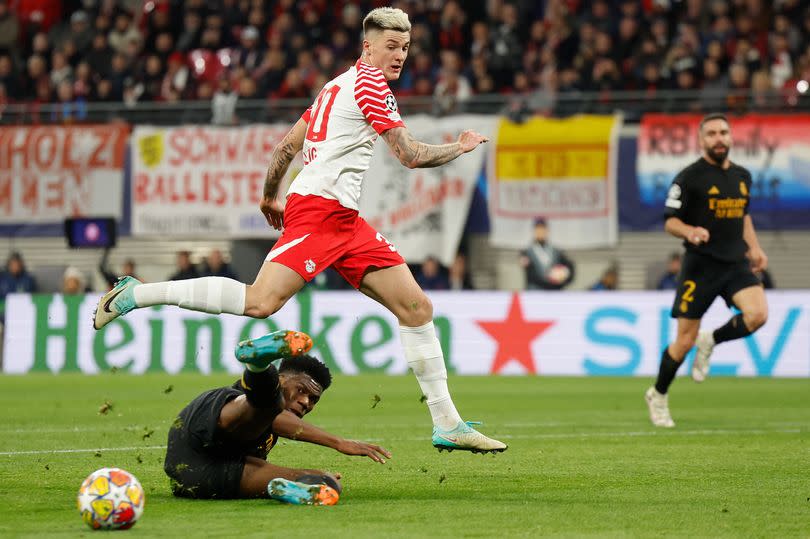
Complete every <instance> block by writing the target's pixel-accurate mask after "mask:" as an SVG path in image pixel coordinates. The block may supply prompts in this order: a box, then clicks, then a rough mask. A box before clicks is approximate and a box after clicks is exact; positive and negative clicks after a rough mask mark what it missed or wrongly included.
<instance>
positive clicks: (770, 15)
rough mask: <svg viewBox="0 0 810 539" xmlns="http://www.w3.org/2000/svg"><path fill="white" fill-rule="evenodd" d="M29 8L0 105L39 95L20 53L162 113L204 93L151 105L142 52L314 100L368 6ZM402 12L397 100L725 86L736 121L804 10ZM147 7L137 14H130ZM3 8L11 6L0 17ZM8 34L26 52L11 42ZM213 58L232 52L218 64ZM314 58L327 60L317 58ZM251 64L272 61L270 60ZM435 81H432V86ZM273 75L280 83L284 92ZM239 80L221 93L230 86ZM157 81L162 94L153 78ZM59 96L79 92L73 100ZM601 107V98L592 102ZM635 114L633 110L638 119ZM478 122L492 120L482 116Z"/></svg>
mask: <svg viewBox="0 0 810 539" xmlns="http://www.w3.org/2000/svg"><path fill="white" fill-rule="evenodd" d="M36 3H37V4H43V5H44V4H48V6H47V8H45V7H43V8H42V9H43V13H42V20H41V22H37V23H33V24H28V27H27V28H24V29H23V28H21V27H20V23H19V22H18V17H17V16H15V13H14V10H17V12H18V14H19V20H21V21H33V19H31V14H30V8H28V7H26V6H25V5H24V4H28V3H27V2H10V1H9V0H0V58H2V57H3V53H4V51H9V50H11V51H12V53H11V54H10V55H9V57H10V58H11V60H12V71H13V74H12V77H11V78H12V79H17V84H14V83H12V82H9V76H8V75H6V74H3V73H0V77H4V78H5V79H6V80H4V81H0V84H3V85H4V86H5V89H6V93H7V94H8V98H10V99H22V100H24V101H40V102H41V101H42V99H43V97H44V95H45V94H46V93H48V92H45V91H44V90H42V89H40V88H38V83H37V82H36V81H33V82H32V81H30V80H28V78H29V75H28V74H27V73H26V72H27V71H28V70H27V66H25V65H22V66H18V65H17V64H18V63H19V58H31V57H34V56H36V57H40V58H42V59H44V60H45V64H46V65H45V76H46V78H53V79H54V81H53V85H52V86H51V88H50V91H53V90H55V89H56V88H58V85H59V83H60V82H61V81H62V80H64V79H65V78H67V77H69V76H70V75H69V74H68V73H67V69H65V68H66V67H67V66H69V67H71V68H73V69H74V70H75V69H76V67H77V66H78V65H79V64H80V63H82V62H87V64H89V66H90V69H91V74H90V75H91V76H90V80H92V81H94V82H96V81H98V80H104V79H106V80H109V81H110V83H111V84H112V86H113V91H112V92H106V91H102V92H99V91H97V90H96V89H95V88H93V89H92V90H91V91H89V96H90V98H92V99H97V98H98V94H101V95H103V96H105V97H104V98H105V99H109V98H110V96H112V98H113V99H114V100H116V101H121V100H122V98H123V93H124V88H125V87H127V88H128V91H127V101H128V102H130V103H132V102H134V101H136V100H165V101H176V100H178V99H181V98H188V97H190V95H189V94H191V96H195V95H196V96H203V97H204V98H208V97H209V96H210V95H211V93H212V90H213V89H212V88H209V87H204V88H202V89H201V88H199V87H197V88H187V90H184V89H183V88H180V87H179V86H177V85H176V84H165V85H164V86H163V88H162V90H161V91H160V92H154V91H151V90H150V88H149V86H150V84H149V82H148V81H146V80H145V79H146V78H148V77H149V75H148V74H147V70H146V69H141V67H142V66H143V64H145V63H148V60H147V57H148V56H149V55H152V54H154V55H157V56H158V57H159V58H160V60H161V72H164V71H166V68H165V66H166V65H167V64H168V63H169V59H170V58H172V57H173V55H175V54H179V55H181V57H182V58H183V61H184V62H185V59H186V58H188V56H187V55H188V53H190V52H191V51H194V50H195V49H200V48H202V49H207V50H208V51H210V52H211V53H214V54H215V55H217V57H218V58H222V59H224V60H223V63H227V61H228V60H230V61H231V62H232V64H231V65H230V66H226V67H227V68H228V69H233V68H234V67H246V68H247V72H246V77H247V78H250V79H252V80H253V82H254V83H255V86H256V90H255V92H254V91H253V90H252V86H254V84H252V83H245V84H244V85H243V86H244V88H243V89H242V93H243V94H246V95H255V96H256V97H259V98H263V97H270V96H273V97H301V98H304V97H308V96H309V95H311V93H312V91H313V90H314V91H316V92H317V90H318V88H314V87H315V86H316V81H318V80H320V77H321V76H324V77H326V79H327V80H329V79H330V78H331V77H332V76H334V75H335V74H336V72H340V71H342V70H343V69H345V68H346V67H347V66H351V65H352V64H353V63H354V61H355V60H356V56H357V51H358V50H359V45H360V42H359V40H360V36H361V23H362V16H363V11H362V10H365V9H367V7H368V6H367V5H366V4H368V2H365V3H363V2H359V1H357V0H350V1H346V2H338V3H337V6H338V7H336V8H334V9H332V8H331V7H329V6H328V2H326V1H325V0H313V1H312V2H305V3H301V2H298V3H297V2H295V1H294V0H278V1H277V2H265V3H262V2H257V1H248V0H220V1H219V2H213V1H211V2H206V1H204V0H190V1H188V2H176V1H175V2H170V1H168V0H161V1H159V2H148V3H146V4H144V3H143V2H142V1H139V0H104V1H101V0H86V1H78V0H76V1H73V2H40V1H38V2H36ZM406 3H407V4H408V5H407V11H408V12H409V15H410V18H411V20H412V22H413V28H412V31H411V59H410V60H409V61H408V63H406V66H405V69H406V70H405V72H404V73H403V75H402V78H401V80H400V81H399V82H398V83H397V85H396V86H397V88H396V89H395V91H396V92H398V93H399V94H400V95H403V96H404V95H414V94H420V95H421V94H424V93H425V92H424V90H425V82H421V83H420V84H421V88H420V89H419V90H418V91H417V89H416V86H417V82H418V81H419V80H420V79H422V78H427V80H428V81H429V82H430V85H431V89H433V87H434V85H436V83H437V82H438V85H436V91H437V92H436V93H437V95H439V96H443V97H446V98H447V99H448V101H449V102H450V103H451V104H453V103H455V102H456V101H457V100H459V99H461V98H460V97H459V96H458V95H456V94H457V93H458V92H462V93H463V92H465V89H464V87H465V86H467V87H468V88H469V89H471V90H474V91H475V92H477V93H494V92H500V93H511V92H513V91H518V92H522V91H524V90H523V88H524V87H523V86H522V85H523V83H524V80H526V81H527V82H528V88H529V89H530V91H531V90H534V89H536V88H542V89H543V90H544V92H548V96H553V95H554V91H555V86H556V89H557V90H558V91H559V92H580V91H582V90H586V89H587V90H594V91H598V92H602V93H604V92H608V91H609V92H612V91H614V90H619V89H624V90H637V89H641V90H643V91H644V92H645V94H646V95H647V96H651V95H654V94H655V92H657V91H658V90H660V89H661V88H664V87H667V88H679V89H694V90H698V89H701V90H702V89H705V88H707V87H716V86H718V85H719V86H722V84H723V81H724V80H725V79H726V77H727V78H728V79H731V82H730V86H731V88H730V89H729V92H728V93H730V94H731V98H730V99H729V100H728V101H724V102H723V103H722V105H723V106H724V107H725V108H732V109H735V110H747V107H749V106H750V105H751V100H750V99H749V91H748V88H749V87H754V86H755V82H757V83H758V82H759V81H758V80H757V79H759V78H761V77H759V76H758V75H756V73H757V72H759V71H761V70H763V69H766V70H767V71H768V72H769V75H770V77H771V87H772V89H774V90H781V88H782V86H783V85H785V84H787V83H788V82H789V81H794V80H797V79H796V77H798V72H800V71H803V70H804V65H805V64H806V63H807V61H806V60H802V56H803V53H806V50H807V45H808V43H810V13H805V12H804V6H805V4H806V3H807V2H800V1H799V0H784V1H780V2H771V3H766V2H762V1H761V0H758V1H743V0H739V1H736V2H721V1H711V2H700V1H699V0H696V1H688V2H672V1H666V2H664V1H661V2H657V1H656V2H652V3H650V2H647V3H640V2H637V1H633V0H615V1H612V2H611V1H606V0H594V1H593V2H580V1H574V0H570V1H568V0H565V1H564V0H555V1H553V2H546V3H542V2H540V3H538V2H528V1H526V0H521V1H509V2H505V1H502V0H500V1H492V2H483V1H479V2H461V1H459V0H449V1H447V2H444V3H441V2H435V1H433V2H406ZM51 4H52V5H51ZM147 4H149V5H150V6H151V9H147V10H146V11H144V9H145V8H144V6H145V5H147ZM152 4H154V5H153V6H152ZM371 4H375V2H372V3H371ZM12 5H13V6H14V8H13V9H12V8H10V7H9V6H12ZM63 6H64V7H63ZM265 6H267V7H265ZM77 7H80V8H81V9H76V8H77ZM132 11H136V12H137V13H138V16H137V19H139V20H138V21H134V20H133V15H132ZM141 13H142V14H141ZM268 18H270V20H271V21H272V23H271V24H268V22H267V21H268ZM139 27H141V28H142V29H139ZM21 30H24V31H21ZM240 30H241V32H240ZM21 34H22V36H24V38H25V41H20V42H18V38H19V36H20V35H21ZM48 35H50V38H51V39H50V43H49V40H48ZM18 44H19V47H18V46H17V45H18ZM52 47H53V48H52ZM226 47H232V49H230V50H229V51H224V52H221V51H222V49H223V48H226ZM15 49H19V51H18V50H15ZM321 49H324V50H328V51H329V52H328V53H327V54H321V52H320V51H321ZM53 50H56V51H58V52H59V53H60V54H61V55H63V56H64V60H66V63H67V66H65V65H64V64H63V60H62V58H61V57H60V56H55V57H54V59H55V60H56V61H55V63H56V64H57V66H56V67H55V68H52V67H51V66H49V65H47V64H48V63H49V62H50V59H51V56H52V53H53ZM266 51H274V52H275V53H277V54H274V55H272V56H271V55H269V54H266ZM302 52H303V54H302ZM19 53H22V54H19ZM114 53H120V54H123V55H125V59H126V62H125V63H126V66H127V69H128V70H130V71H134V73H130V74H129V75H128V76H129V77H132V82H131V83H128V82H126V78H125V79H124V80H118V78H119V77H118V76H117V73H114V70H113V69H112V68H111V64H113V63H115V60H113V59H112V55H113V54H114ZM447 53H456V54H457V55H458V56H459V58H460V59H461V62H460V65H458V66H457V67H456V68H455V69H449V68H448V67H447V66H446V65H445V62H444V61H442V64H441V69H437V67H438V66H437V63H436V60H437V59H439V58H443V57H444V56H446V54H447ZM279 55H280V56H279ZM313 56H314V58H313ZM708 60H712V61H713V62H714V64H712V63H710V62H708ZM732 64H741V65H743V66H744V67H745V69H746V70H747V73H746V75H745V77H743V78H744V79H745V84H744V85H742V86H740V85H736V86H735V84H736V83H735V82H734V79H735V78H736V77H735V76H732V74H731V73H729V71H730V67H729V66H730V65H732ZM481 65H483V69H482V68H481V67H480V66H481ZM735 69H736V68H735ZM736 70H737V71H739V69H736ZM51 72H52V73H51ZM296 72H297V73H296ZM437 72H439V73H440V74H441V78H440V80H438V81H437V80H436V74H437ZM704 72H705V73H708V75H706V80H705V82H706V84H702V82H703V81H702V80H701V78H702V77H703V76H704ZM287 73H293V74H292V75H290V78H289V80H286V81H285V80H283V79H284V78H285V77H286V76H287ZM459 75H462V76H463V77H466V78H467V81H466V82H465V81H464V80H463V79H461V78H460V77H459ZM738 75H739V73H738ZM216 77H217V74H216V73H214V74H212V75H211V76H210V78H207V79H205V80H200V81H199V84H200V85H205V84H206V83H208V84H210V83H213V81H215V80H216ZM244 78H245V77H244V76H240V77H238V78H237V79H236V80H234V81H233V83H234V88H238V87H239V85H240V82H241V80H242V79H244ZM749 78H750V81H749ZM162 79H163V80H164V82H166V78H165V77H162ZM518 83H519V84H518ZM735 88H737V89H740V91H739V92H738V91H735ZM74 91H75V93H76V94H80V93H82V94H84V93H88V92H85V91H83V90H80V89H79V88H74ZM755 91H759V90H757V89H755ZM713 92H714V90H712V91H711V92H708V93H713ZM529 93H530V92H529ZM760 93H762V92H760ZM738 94H740V95H738ZM706 95H707V93H706V92H704V93H701V95H700V106H702V107H705V106H708V104H707V102H706V99H705V96H706ZM571 97H572V96H566V99H565V101H566V102H576V98H574V99H571ZM609 97H610V96H607V95H602V96H600V99H602V98H604V99H608V98H609ZM543 102H544V103H545V104H544V105H543V106H542V107H539V109H540V110H541V112H548V111H553V112H554V113H555V114H566V113H569V112H575V111H580V110H592V111H593V110H597V111H598V110H601V107H602V105H601V104H599V103H597V107H596V108H594V107H593V104H592V103H590V104H589V103H585V104H583V105H577V106H576V107H563V106H561V105H560V103H561V102H562V101H560V103H557V102H556V100H555V99H545V98H544V99H543ZM780 104H781V103H780ZM549 105H550V106H549ZM658 105H660V103H658ZM648 106H649V105H647V104H646V103H645V104H640V105H639V107H640V109H641V110H644V109H646V108H647V107H648ZM586 107H590V108H586ZM444 108H447V107H444ZM530 108H534V107H532V106H530ZM569 108H570V109H571V110H568V109H569ZM712 108H714V106H712ZM470 110H473V109H470ZM476 110H477V109H476ZM481 110H483V111H486V112H492V110H493V108H492V107H488V108H485V109H481Z"/></svg>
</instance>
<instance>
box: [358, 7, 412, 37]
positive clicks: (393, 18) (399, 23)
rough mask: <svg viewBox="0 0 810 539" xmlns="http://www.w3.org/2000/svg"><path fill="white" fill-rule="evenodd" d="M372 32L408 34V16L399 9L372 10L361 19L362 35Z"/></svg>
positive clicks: (409, 29)
mask: <svg viewBox="0 0 810 539" xmlns="http://www.w3.org/2000/svg"><path fill="white" fill-rule="evenodd" d="M374 30H396V31H397V32H410V31H411V21H409V20H408V14H407V13H405V12H404V11H402V10H401V9H395V8H392V7H378V8H377V9H372V10H371V11H370V12H369V13H368V15H366V18H365V19H363V34H364V35H368V33H369V32H372V31H374Z"/></svg>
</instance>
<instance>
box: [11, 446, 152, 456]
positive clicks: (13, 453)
mask: <svg viewBox="0 0 810 539" xmlns="http://www.w3.org/2000/svg"><path fill="white" fill-rule="evenodd" d="M157 449H166V446H165V445H144V446H141V447H94V448H92V449H41V450H37V451H0V457H15V456H18V455H54V454H61V453H95V452H97V451H137V450H145V451H150V450H157Z"/></svg>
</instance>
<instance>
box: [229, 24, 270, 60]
mask: <svg viewBox="0 0 810 539" xmlns="http://www.w3.org/2000/svg"><path fill="white" fill-rule="evenodd" d="M241 42H242V45H241V46H240V47H239V48H238V49H237V51H236V55H235V62H236V65H238V66H242V67H244V68H245V69H247V70H248V71H253V70H254V69H256V68H257V67H259V64H260V63H261V62H262V59H263V57H264V50H263V49H262V48H261V47H260V45H259V30H258V29H256V27H255V26H248V27H247V28H245V29H244V30H242V35H241Z"/></svg>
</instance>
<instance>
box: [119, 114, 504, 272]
mask: <svg viewBox="0 0 810 539" xmlns="http://www.w3.org/2000/svg"><path fill="white" fill-rule="evenodd" d="M497 121H498V120H497V118H495V117H492V116H489V117H487V116H459V117H453V118H445V119H442V120H436V119H435V118H431V117H429V116H416V117H412V118H409V119H407V125H408V129H409V130H410V131H411V133H412V134H413V135H414V136H415V137H416V138H417V139H418V140H421V141H424V142H428V143H432V144H444V143H446V142H453V141H455V140H456V138H457V137H458V134H459V133H460V132H461V131H463V130H464V129H474V130H478V131H480V132H482V133H485V134H487V135H488V136H491V134H492V133H493V132H494V128H495V125H496V124H497ZM288 129H289V126H288V125H254V126H248V127H233V128H228V127H210V126H205V127H202V126H200V127H177V128H161V127H136V128H135V130H134V132H133V136H132V144H133V160H132V166H133V174H132V232H133V234H134V235H141V236H148V235H163V234H172V235H174V236H195V237H201V236H205V237H226V238H229V237H234V238H236V237H256V236H259V237H267V236H274V235H275V233H273V231H272V229H270V228H269V227H268V225H267V223H266V222H265V219H264V217H263V216H262V214H261V213H260V212H259V209H258V208H259V202H260V200H261V197H262V189H263V185H264V178H265V174H266V172H267V165H268V163H269V159H270V154H271V153H272V151H273V148H274V147H275V145H276V144H277V143H278V142H279V141H280V140H281V138H282V137H283V136H284V134H285V133H286V132H287V130H288ZM484 158H485V152H484V151H482V150H479V151H477V152H472V153H470V154H467V155H464V156H462V157H460V158H458V159H456V160H454V161H452V162H451V163H449V164H447V165H445V166H442V167H438V168H432V169H417V170H411V169H408V168H407V167H404V166H403V165H402V164H401V163H400V162H399V161H398V160H397V159H396V158H394V157H393V155H392V153H391V151H390V150H389V149H388V147H387V145H386V143H385V142H384V141H382V140H379V139H378V142H377V145H376V147H375V151H374V156H373V158H372V160H371V165H370V168H369V170H368V172H367V173H366V176H365V181H364V185H363V195H362V200H361V208H360V213H361V215H362V216H363V217H364V218H365V219H366V220H367V221H368V222H369V223H370V224H371V225H372V226H373V227H375V228H376V229H377V230H378V231H379V232H381V233H382V234H383V235H384V236H385V237H386V238H387V239H388V240H389V241H390V242H391V243H392V244H393V245H394V246H395V247H396V248H397V249H398V251H399V252H400V253H401V254H402V255H403V257H404V258H405V259H406V260H408V261H410V262H419V261H421V260H423V259H424V258H425V257H426V256H429V255H433V256H435V257H437V258H438V259H439V260H440V261H441V262H442V263H444V264H446V265H449V264H450V263H452V261H453V258H454V257H455V254H456V249H457V248H458V242H459V240H460V237H461V233H462V229H463V227H464V223H465V220H466V217H467V211H468V208H469V204H470V199H471V197H472V190H473V187H474V185H475V181H476V179H477V178H478V174H479V173H480V171H481V167H482V166H483V163H484ZM301 166H302V163H301V161H300V157H298V158H296V160H295V161H294V162H293V164H292V165H291V167H290V172H289V173H288V175H287V176H288V177H287V178H286V179H285V183H283V184H282V186H281V189H280V192H282V193H284V192H286V190H287V186H288V185H289V182H290V181H291V180H292V178H294V177H295V175H296V174H297V173H298V172H299V171H300V170H301Z"/></svg>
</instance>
